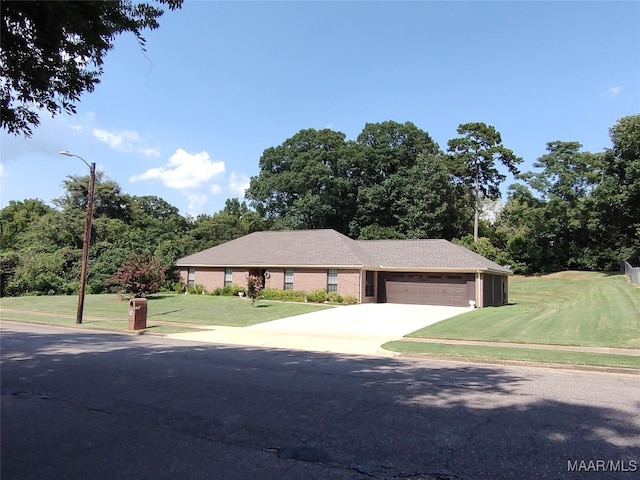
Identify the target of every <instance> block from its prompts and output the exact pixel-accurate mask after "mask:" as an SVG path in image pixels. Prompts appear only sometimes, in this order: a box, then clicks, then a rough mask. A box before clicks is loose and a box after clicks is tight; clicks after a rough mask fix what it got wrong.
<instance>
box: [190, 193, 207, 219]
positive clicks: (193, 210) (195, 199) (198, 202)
mask: <svg viewBox="0 0 640 480" xmlns="http://www.w3.org/2000/svg"><path fill="white" fill-rule="evenodd" d="M187 199H188V200H189V204H188V205H187V211H188V212H189V214H190V215H194V216H195V215H198V214H199V213H200V212H202V210H203V209H204V205H205V203H207V196H206V195H202V194H193V195H187Z"/></svg>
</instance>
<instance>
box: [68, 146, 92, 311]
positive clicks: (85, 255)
mask: <svg viewBox="0 0 640 480" xmlns="http://www.w3.org/2000/svg"><path fill="white" fill-rule="evenodd" d="M60 155H66V156H67V157H76V158H79V159H80V160H82V161H83V162H84V164H85V165H86V166H87V167H89V171H90V172H91V175H90V177H89V193H88V195H87V218H86V219H85V223H84V237H83V238H82V267H81V268H80V291H79V295H78V311H77V313H76V323H82V313H83V311H84V294H85V286H86V284H87V264H88V262H89V242H90V240H91V220H92V218H93V190H94V187H95V183H96V164H95V163H92V164H91V165H89V164H88V163H87V161H86V160H85V159H84V158H82V157H81V156H79V155H74V154H73V153H69V152H67V151H66V150H63V151H62V152H60Z"/></svg>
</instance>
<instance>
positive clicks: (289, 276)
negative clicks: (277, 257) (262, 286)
mask: <svg viewBox="0 0 640 480" xmlns="http://www.w3.org/2000/svg"><path fill="white" fill-rule="evenodd" d="M284 289H285V290H293V268H285V270H284Z"/></svg>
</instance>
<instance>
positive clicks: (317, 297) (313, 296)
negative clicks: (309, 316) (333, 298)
mask: <svg viewBox="0 0 640 480" xmlns="http://www.w3.org/2000/svg"><path fill="white" fill-rule="evenodd" d="M327 298H328V297H327V292H326V291H325V290H314V291H313V292H311V293H308V294H307V301H308V302H312V303H324V302H326V301H327Z"/></svg>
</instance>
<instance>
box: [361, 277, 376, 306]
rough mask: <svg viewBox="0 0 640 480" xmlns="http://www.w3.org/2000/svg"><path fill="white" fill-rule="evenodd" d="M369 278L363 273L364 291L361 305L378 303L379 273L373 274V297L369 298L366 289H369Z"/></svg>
mask: <svg viewBox="0 0 640 480" xmlns="http://www.w3.org/2000/svg"><path fill="white" fill-rule="evenodd" d="M366 280H367V278H366V274H365V272H364V271H363V272H362V291H361V292H360V293H361V296H360V302H361V303H376V302H377V301H378V272H373V295H372V296H371V297H367V295H366V293H367V291H366V288H367V281H366Z"/></svg>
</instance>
